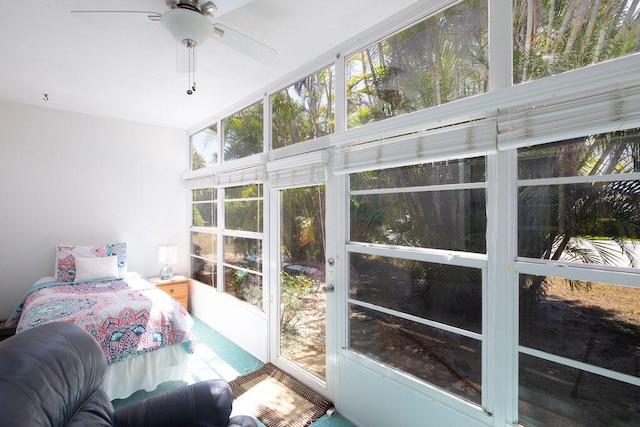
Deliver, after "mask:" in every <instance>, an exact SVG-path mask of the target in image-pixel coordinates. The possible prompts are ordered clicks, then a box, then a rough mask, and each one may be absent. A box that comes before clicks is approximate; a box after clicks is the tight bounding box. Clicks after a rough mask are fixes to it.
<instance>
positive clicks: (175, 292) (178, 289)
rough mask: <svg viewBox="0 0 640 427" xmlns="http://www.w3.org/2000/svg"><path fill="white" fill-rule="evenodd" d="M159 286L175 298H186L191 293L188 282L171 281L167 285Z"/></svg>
mask: <svg viewBox="0 0 640 427" xmlns="http://www.w3.org/2000/svg"><path fill="white" fill-rule="evenodd" d="M156 286H157V287H158V288H160V289H162V290H163V291H164V292H166V293H168V294H169V295H171V296H172V297H174V298H175V299H180V298H186V297H187V296H188V295H189V288H188V286H187V282H182V283H169V284H166V285H160V284H158V285H156Z"/></svg>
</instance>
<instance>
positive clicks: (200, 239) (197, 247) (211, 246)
mask: <svg viewBox="0 0 640 427" xmlns="http://www.w3.org/2000/svg"><path fill="white" fill-rule="evenodd" d="M217 239H218V238H217V236H216V235H215V234H210V233H199V232H195V231H194V232H191V255H197V256H199V257H200V258H205V259H208V260H215V259H216V242H217Z"/></svg>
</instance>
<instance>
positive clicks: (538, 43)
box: [513, 0, 640, 83]
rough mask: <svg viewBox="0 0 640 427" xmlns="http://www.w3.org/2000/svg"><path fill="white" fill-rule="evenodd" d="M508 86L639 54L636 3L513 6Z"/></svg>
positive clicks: (592, 0)
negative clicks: (511, 70) (510, 65)
mask: <svg viewBox="0 0 640 427" xmlns="http://www.w3.org/2000/svg"><path fill="white" fill-rule="evenodd" d="M513 12H514V17H513V34H514V52H513V57H514V67H513V68H514V79H513V80H514V82H515V83H520V82H524V81H528V80H532V79H538V78H541V77H545V76H549V75H553V74H558V73H561V72H563V71H567V70H571V69H575V68H580V67H584V66H587V65H589V64H594V63H597V62H601V61H604V60H607V59H610V58H616V57H619V56H622V55H626V54H629V53H633V52H638V51H640V17H639V16H638V13H639V11H638V0H567V1H560V0H514V5H513Z"/></svg>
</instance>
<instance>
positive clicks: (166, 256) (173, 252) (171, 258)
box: [158, 246, 178, 264]
mask: <svg viewBox="0 0 640 427" xmlns="http://www.w3.org/2000/svg"><path fill="white" fill-rule="evenodd" d="M158 262H159V263H160V264H175V263H177V262H178V247H177V246H158Z"/></svg>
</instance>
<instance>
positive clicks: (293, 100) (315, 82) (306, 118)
mask: <svg viewBox="0 0 640 427" xmlns="http://www.w3.org/2000/svg"><path fill="white" fill-rule="evenodd" d="M334 81H335V78H334V67H333V66H331V67H328V68H325V69H323V70H320V71H318V72H317V73H315V74H311V75H310V76H307V77H306V78H304V79H302V80H299V81H297V82H296V83H294V84H292V85H291V86H289V87H287V88H285V89H282V90H281V91H280V92H276V93H274V94H273V95H271V108H272V109H273V118H272V127H273V131H272V132H273V135H272V147H273V148H281V147H286V146H287V145H291V144H295V143H296V142H302V141H307V140H310V139H314V138H318V137H321V136H324V135H328V134H330V133H332V132H333V129H334V121H335V111H334V108H335V106H334V99H333V98H334Z"/></svg>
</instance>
